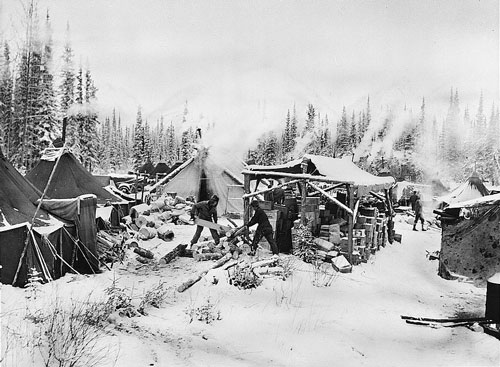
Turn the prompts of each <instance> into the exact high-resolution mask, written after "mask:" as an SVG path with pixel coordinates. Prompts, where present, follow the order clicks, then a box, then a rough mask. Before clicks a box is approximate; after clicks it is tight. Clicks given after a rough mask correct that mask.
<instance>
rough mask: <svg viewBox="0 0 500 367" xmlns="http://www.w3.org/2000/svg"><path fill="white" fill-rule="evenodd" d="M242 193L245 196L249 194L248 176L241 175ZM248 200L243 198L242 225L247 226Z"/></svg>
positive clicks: (248, 217) (248, 214)
mask: <svg viewBox="0 0 500 367" xmlns="http://www.w3.org/2000/svg"><path fill="white" fill-rule="evenodd" d="M243 192H244V193H245V195H247V194H249V193H250V175H247V174H243ZM249 202H250V198H249V197H245V196H243V224H244V225H247V223H248V221H249V220H250V205H249Z"/></svg>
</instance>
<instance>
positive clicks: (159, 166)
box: [151, 162, 170, 176]
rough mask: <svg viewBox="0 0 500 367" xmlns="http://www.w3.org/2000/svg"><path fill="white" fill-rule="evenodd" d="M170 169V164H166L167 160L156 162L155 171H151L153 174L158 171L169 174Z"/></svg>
mask: <svg viewBox="0 0 500 367" xmlns="http://www.w3.org/2000/svg"><path fill="white" fill-rule="evenodd" d="M169 171H170V167H169V166H168V164H166V163H165V162H159V163H157V164H156V166H155V169H154V170H153V172H151V175H152V176H154V175H156V174H157V173H160V174H167V173H168V172H169Z"/></svg>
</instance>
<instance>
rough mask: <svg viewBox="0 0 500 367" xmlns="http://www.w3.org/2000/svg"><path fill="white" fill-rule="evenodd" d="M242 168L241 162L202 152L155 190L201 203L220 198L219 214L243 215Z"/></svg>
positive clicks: (169, 175) (176, 170) (165, 178)
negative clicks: (212, 197) (217, 157)
mask: <svg viewBox="0 0 500 367" xmlns="http://www.w3.org/2000/svg"><path fill="white" fill-rule="evenodd" d="M243 168H244V163H243V162H242V161H239V160H237V159H233V158H230V157H225V158H224V162H222V161H221V160H219V159H216V157H214V156H212V155H211V153H210V151H209V150H206V149H202V150H200V152H199V153H198V154H197V155H196V156H195V157H193V158H190V159H188V160H187V161H186V162H184V163H183V164H182V165H180V166H179V167H177V168H176V169H175V170H173V171H172V172H170V173H169V174H168V175H167V176H165V177H164V178H163V179H162V180H160V181H159V182H158V183H157V184H155V185H154V186H153V188H152V190H153V191H154V190H156V189H157V188H158V187H160V186H161V187H162V188H163V191H164V192H174V193H176V194H177V195H179V196H182V197H189V196H194V198H195V199H196V200H198V201H200V200H208V199H209V198H210V196H211V195H217V196H218V197H219V206H218V211H219V212H220V213H242V212H243V201H242V199H241V197H242V195H243V177H242V176H241V171H242V170H243Z"/></svg>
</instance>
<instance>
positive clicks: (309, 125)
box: [303, 103, 316, 135]
mask: <svg viewBox="0 0 500 367" xmlns="http://www.w3.org/2000/svg"><path fill="white" fill-rule="evenodd" d="M306 116H307V117H306V126H305V128H304V134H303V135H305V134H306V133H310V132H313V131H314V121H315V119H316V110H315V109H314V106H313V105H312V104H311V103H309V104H308V105H307V111H306Z"/></svg>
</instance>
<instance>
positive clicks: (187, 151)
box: [180, 130, 191, 162]
mask: <svg viewBox="0 0 500 367" xmlns="http://www.w3.org/2000/svg"><path fill="white" fill-rule="evenodd" d="M180 158H181V160H182V161H183V162H185V161H187V160H188V159H189V158H191V137H190V134H189V130H184V131H183V132H182V136H181V146H180Z"/></svg>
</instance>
